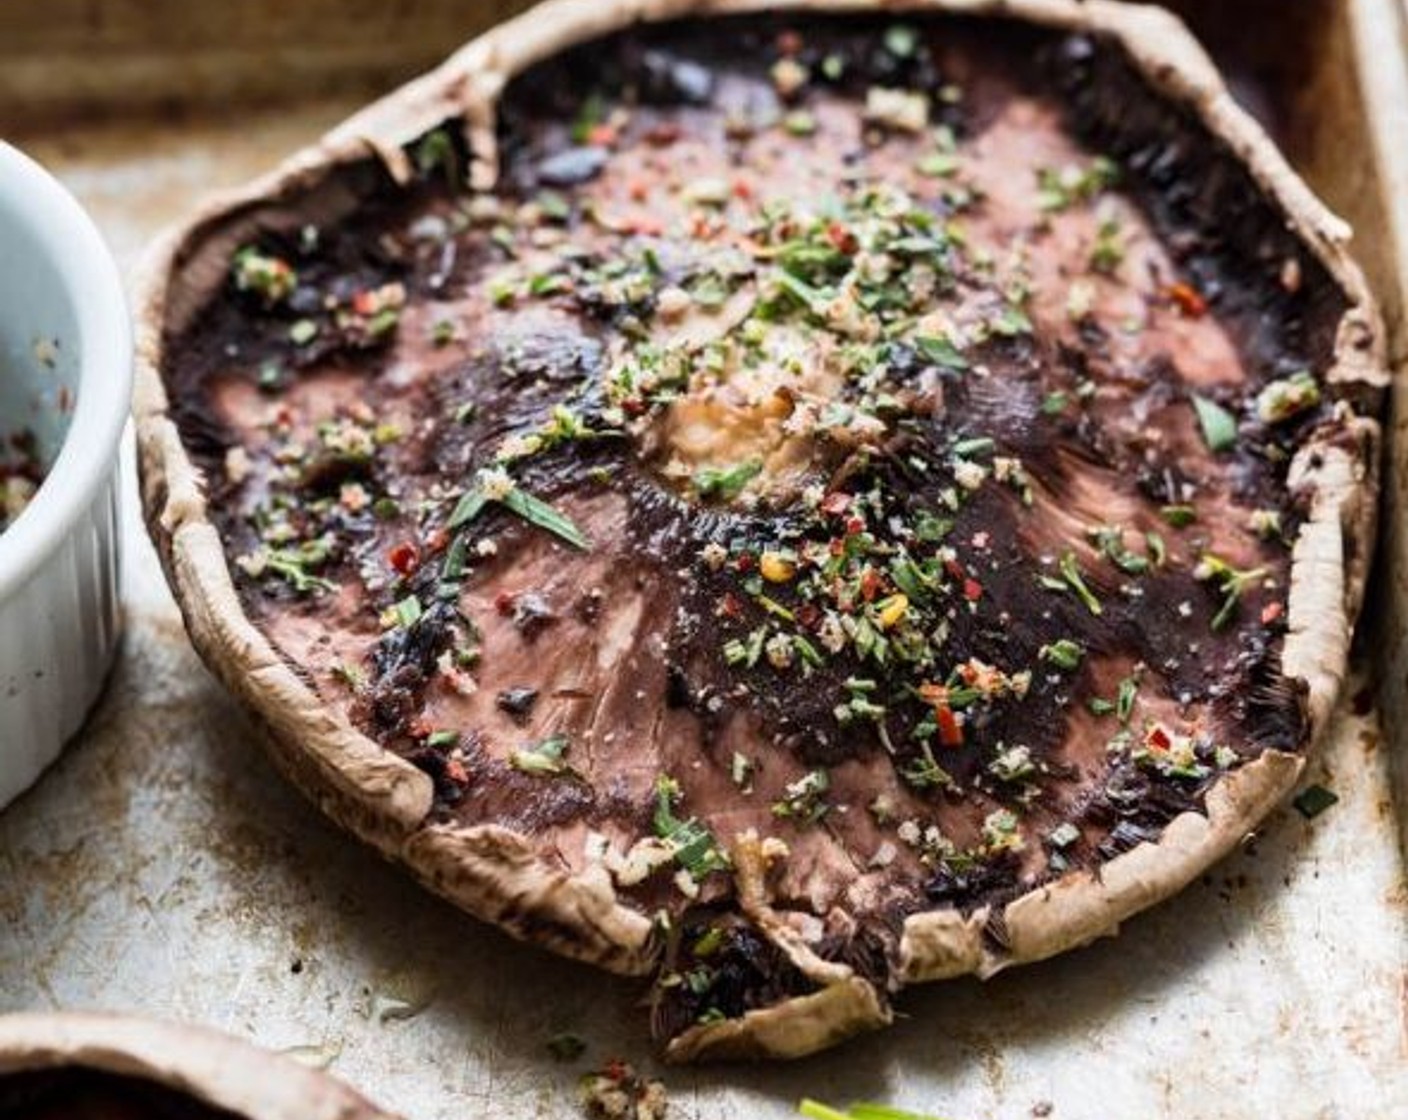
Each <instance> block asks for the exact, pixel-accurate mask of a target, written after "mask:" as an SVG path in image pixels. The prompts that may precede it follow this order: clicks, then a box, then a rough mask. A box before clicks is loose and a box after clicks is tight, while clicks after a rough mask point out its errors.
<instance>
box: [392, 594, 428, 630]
mask: <svg viewBox="0 0 1408 1120" xmlns="http://www.w3.org/2000/svg"><path fill="white" fill-rule="evenodd" d="M391 610H392V613H393V614H394V615H395V617H396V625H398V626H402V627H405V628H406V629H409V628H410V627H412V626H414V625H415V624H416V623H417V622H419V621H420V618H421V615H422V614H423V613H424V611H423V609H422V607H421V603H420V599H419V598H418V597H417V596H415V595H407V596H406V597H405V598H404V599H402V600H401V601H400V602H399V603H397V604H396V605H395V606H394V607H392V608H391Z"/></svg>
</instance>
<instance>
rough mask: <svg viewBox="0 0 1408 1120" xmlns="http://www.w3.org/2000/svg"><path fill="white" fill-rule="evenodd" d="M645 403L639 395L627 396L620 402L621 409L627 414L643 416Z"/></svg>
mask: <svg viewBox="0 0 1408 1120" xmlns="http://www.w3.org/2000/svg"><path fill="white" fill-rule="evenodd" d="M646 407H647V406H646V403H645V402H644V401H643V400H641V399H640V398H639V397H629V398H627V399H626V400H624V401H622V402H621V411H622V412H624V413H625V414H626V415H627V416H644V415H645V410H646Z"/></svg>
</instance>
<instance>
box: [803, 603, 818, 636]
mask: <svg viewBox="0 0 1408 1120" xmlns="http://www.w3.org/2000/svg"><path fill="white" fill-rule="evenodd" d="M797 625H798V626H800V627H802V629H804V630H815V629H816V628H817V627H818V626H820V625H821V608H820V607H818V606H817V605H816V604H815V603H803V604H802V605H801V606H800V607H798V608H797Z"/></svg>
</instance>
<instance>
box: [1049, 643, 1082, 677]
mask: <svg viewBox="0 0 1408 1120" xmlns="http://www.w3.org/2000/svg"><path fill="white" fill-rule="evenodd" d="M1037 656H1038V657H1040V658H1041V659H1042V660H1043V661H1049V662H1051V664H1053V665H1055V666H1056V667H1057V668H1058V669H1067V670H1069V669H1075V668H1077V667H1078V666H1079V665H1080V662H1081V658H1083V657H1084V656H1085V648H1084V647H1083V646H1082V645H1081V644H1080V643H1079V642H1073V641H1071V639H1070V638H1060V639H1058V640H1057V641H1054V642H1052V643H1051V644H1050V645H1044V646H1042V647H1041V649H1040V650H1039V651H1038V652H1037Z"/></svg>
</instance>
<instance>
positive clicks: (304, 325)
mask: <svg viewBox="0 0 1408 1120" xmlns="http://www.w3.org/2000/svg"><path fill="white" fill-rule="evenodd" d="M317 337H318V324H317V323H315V322H313V320H312V319H299V320H298V321H297V322H296V323H294V324H293V325H292V326H291V327H289V329H288V340H289V341H290V342H292V343H293V344H294V345H295V346H307V345H308V343H310V342H312V341H313V339H315V338H317Z"/></svg>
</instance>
